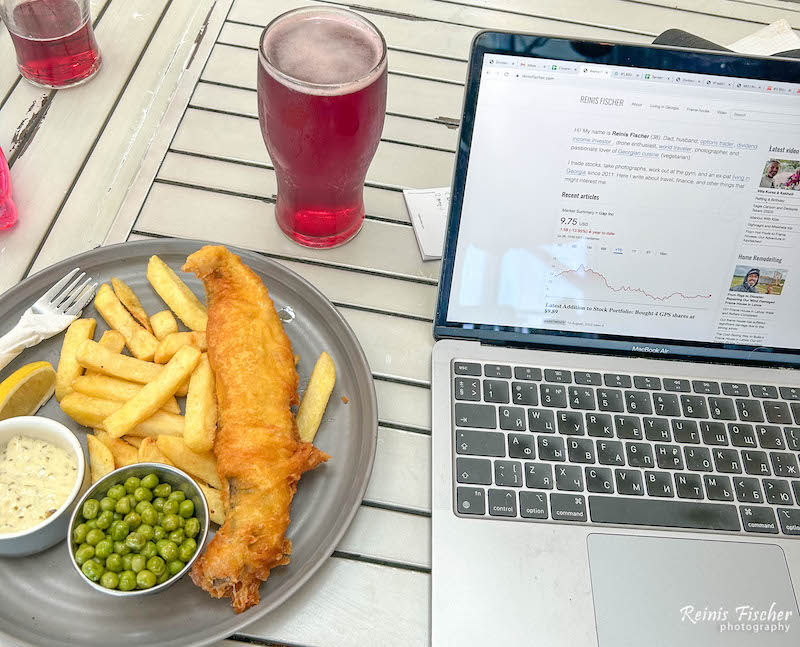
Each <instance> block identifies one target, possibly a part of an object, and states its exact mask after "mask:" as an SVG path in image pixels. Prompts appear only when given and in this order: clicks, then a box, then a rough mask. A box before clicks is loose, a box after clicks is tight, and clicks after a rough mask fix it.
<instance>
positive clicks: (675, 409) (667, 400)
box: [653, 393, 681, 416]
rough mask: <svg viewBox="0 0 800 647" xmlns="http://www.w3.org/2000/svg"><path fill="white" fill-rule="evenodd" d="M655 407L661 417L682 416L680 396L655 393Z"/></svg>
mask: <svg viewBox="0 0 800 647" xmlns="http://www.w3.org/2000/svg"><path fill="white" fill-rule="evenodd" d="M653 407H654V409H655V412H656V415H659V416H679V415H681V405H680V403H679V402H678V396H677V395H675V394H674V393H654V394H653Z"/></svg>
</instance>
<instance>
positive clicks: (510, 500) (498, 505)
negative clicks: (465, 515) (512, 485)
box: [489, 490, 517, 517]
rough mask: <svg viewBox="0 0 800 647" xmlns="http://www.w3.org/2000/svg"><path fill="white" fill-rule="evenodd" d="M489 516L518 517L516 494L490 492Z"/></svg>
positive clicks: (501, 491)
mask: <svg viewBox="0 0 800 647" xmlns="http://www.w3.org/2000/svg"><path fill="white" fill-rule="evenodd" d="M489 514H490V515H492V516H493V517H516V516H517V495H516V493H515V492H514V491H513V490H489Z"/></svg>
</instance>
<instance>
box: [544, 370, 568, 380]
mask: <svg viewBox="0 0 800 647" xmlns="http://www.w3.org/2000/svg"><path fill="white" fill-rule="evenodd" d="M544 381H545V382H558V383H560V384H569V383H570V382H572V373H571V372H570V371H564V370H561V369H557V368H546V369H544Z"/></svg>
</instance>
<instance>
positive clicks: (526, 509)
mask: <svg viewBox="0 0 800 647" xmlns="http://www.w3.org/2000/svg"><path fill="white" fill-rule="evenodd" d="M519 515H520V516H521V517H522V518H523V519H547V494H545V493H544V492H520V493H519Z"/></svg>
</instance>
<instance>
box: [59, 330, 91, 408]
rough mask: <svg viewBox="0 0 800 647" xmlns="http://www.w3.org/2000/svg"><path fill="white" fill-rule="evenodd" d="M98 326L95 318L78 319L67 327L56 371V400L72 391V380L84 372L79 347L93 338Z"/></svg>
mask: <svg viewBox="0 0 800 647" xmlns="http://www.w3.org/2000/svg"><path fill="white" fill-rule="evenodd" d="M96 326H97V321H95V320H94V319H76V320H75V321H73V322H72V323H71V324H70V325H69V328H67V332H66V334H65V335H64V342H63V343H62V344H61V358H60V359H59V360H58V370H57V371H56V400H58V401H59V402H61V398H63V397H64V396H65V395H67V394H68V393H69V392H70V391H72V381H73V380H74V379H75V378H76V377H78V376H79V375H81V374H82V373H83V366H81V365H80V364H79V363H78V359H77V351H78V347H79V346H80V345H81V342H83V341H86V340H89V339H91V338H92V335H94V329H95V327H96Z"/></svg>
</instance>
